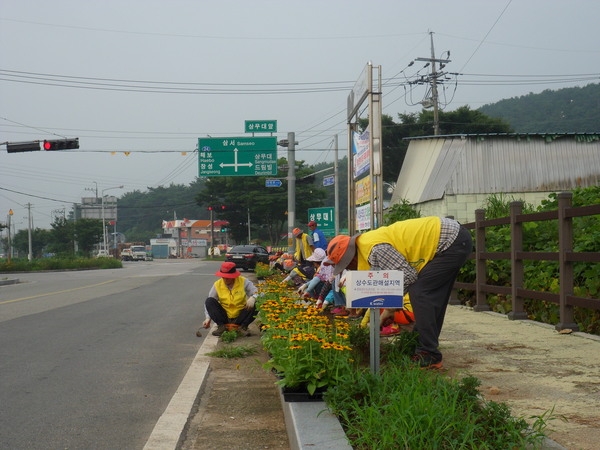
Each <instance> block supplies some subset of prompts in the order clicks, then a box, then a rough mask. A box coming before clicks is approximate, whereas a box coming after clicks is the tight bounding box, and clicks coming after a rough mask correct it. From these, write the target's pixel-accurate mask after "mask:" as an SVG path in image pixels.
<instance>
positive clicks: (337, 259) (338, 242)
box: [323, 234, 359, 275]
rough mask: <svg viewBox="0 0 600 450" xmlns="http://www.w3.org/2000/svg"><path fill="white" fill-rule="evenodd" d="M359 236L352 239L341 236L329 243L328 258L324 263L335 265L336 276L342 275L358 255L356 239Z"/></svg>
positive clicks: (334, 272)
mask: <svg viewBox="0 0 600 450" xmlns="http://www.w3.org/2000/svg"><path fill="white" fill-rule="evenodd" d="M358 236H359V235H358V234H356V235H354V236H352V237H350V236H346V235H343V234H340V235H339V236H336V237H334V238H333V239H332V240H331V241H330V242H329V245H328V246H327V258H325V259H324V260H323V263H325V264H333V265H335V268H334V269H333V274H334V275H339V274H340V273H342V272H343V271H344V269H345V268H346V267H348V264H350V261H352V259H353V258H354V255H356V238H357V237H358Z"/></svg>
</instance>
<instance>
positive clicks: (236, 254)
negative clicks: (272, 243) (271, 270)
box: [225, 245, 269, 270]
mask: <svg viewBox="0 0 600 450" xmlns="http://www.w3.org/2000/svg"><path fill="white" fill-rule="evenodd" d="M225 261H230V262H234V263H235V266H236V267H239V268H240V269H242V270H253V269H254V268H255V267H256V263H259V262H261V263H264V264H269V252H268V251H267V249H266V248H264V247H263V246H261V245H235V246H233V247H231V249H230V250H228V251H227V253H226V254H225Z"/></svg>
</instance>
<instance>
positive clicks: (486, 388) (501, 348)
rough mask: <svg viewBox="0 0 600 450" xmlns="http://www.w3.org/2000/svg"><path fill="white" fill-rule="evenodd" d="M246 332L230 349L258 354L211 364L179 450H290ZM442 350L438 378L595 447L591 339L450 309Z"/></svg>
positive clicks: (598, 384)
mask: <svg viewBox="0 0 600 450" xmlns="http://www.w3.org/2000/svg"><path fill="white" fill-rule="evenodd" d="M251 330H252V331H253V336H251V337H244V338H240V339H238V340H236V342H235V345H256V348H257V350H258V353H257V354H256V355H253V356H249V357H246V358H240V359H231V360H227V359H222V358H211V368H212V370H211V372H210V375H209V378H208V384H207V386H206V389H205V391H204V394H203V395H202V397H201V401H200V406H199V409H198V411H197V413H196V414H195V415H194V417H193V419H192V422H191V425H190V427H189V430H188V433H187V437H186V439H185V442H184V443H183V445H182V446H181V449H183V450H192V449H214V450H220V449H228V450H230V449H236V450H238V449H247V450H256V449H289V448H290V446H289V442H288V438H287V433H286V428H285V422H284V417H283V412H282V408H281V401H280V397H279V393H278V390H277V388H276V386H275V384H274V383H275V381H276V380H275V377H274V376H273V375H272V374H271V373H269V372H267V371H265V370H264V369H263V368H262V367H261V364H262V363H263V362H265V361H266V358H267V356H266V354H265V352H264V351H263V350H262V348H261V346H260V340H259V337H258V329H257V328H256V327H255V326H254V325H252V326H251ZM222 345H224V344H223V343H221V342H219V344H218V346H219V347H220V346H222ZM440 349H441V350H442V352H443V354H444V369H443V371H444V373H446V374H448V375H449V376H452V377H457V378H458V377H464V376H466V375H472V376H474V377H476V378H478V379H479V380H480V381H481V386H480V391H481V393H482V395H483V396H484V397H485V398H486V399H487V400H494V401H497V402H502V403H506V404H507V405H508V406H509V407H510V408H511V411H512V414H513V416H517V417H523V418H525V419H526V420H527V421H528V422H529V423H530V424H531V423H532V422H533V420H534V419H532V417H544V420H545V422H546V423H547V424H548V427H547V428H546V430H545V433H546V435H547V436H549V437H550V439H552V440H554V441H555V442H556V443H558V444H560V445H562V446H563V447H565V448H567V449H568V450H593V449H597V448H598V442H600V427H599V426H598V424H600V377H599V376H598V375H599V374H600V339H598V337H597V336H589V335H584V334H583V333H570V334H568V333H565V334H561V333H559V332H557V331H555V330H554V328H553V327H552V326H549V325H542V324H537V323H534V322H530V321H511V320H508V319H507V318H506V317H505V316H503V315H499V314H493V313H483V312H474V311H472V310H471V309H469V308H465V307H457V306H451V307H449V309H448V313H447V314H446V321H445V325H444V330H443V332H442V336H441V339H440Z"/></svg>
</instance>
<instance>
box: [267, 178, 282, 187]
mask: <svg viewBox="0 0 600 450" xmlns="http://www.w3.org/2000/svg"><path fill="white" fill-rule="evenodd" d="M265 187H281V180H278V179H271V178H269V179H266V180H265Z"/></svg>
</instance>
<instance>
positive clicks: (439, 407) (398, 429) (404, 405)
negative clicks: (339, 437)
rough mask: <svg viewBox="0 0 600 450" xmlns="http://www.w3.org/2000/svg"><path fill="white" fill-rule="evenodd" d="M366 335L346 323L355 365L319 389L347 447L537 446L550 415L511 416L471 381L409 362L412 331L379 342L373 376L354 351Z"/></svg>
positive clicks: (413, 343)
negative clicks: (378, 359) (378, 360)
mask: <svg viewBox="0 0 600 450" xmlns="http://www.w3.org/2000/svg"><path fill="white" fill-rule="evenodd" d="M368 333H369V331H368V329H366V328H360V327H359V326H358V325H354V326H353V328H352V329H351V332H350V341H351V346H352V347H353V354H354V355H355V356H356V360H355V361H357V362H359V361H360V363H359V364H358V365H355V366H354V367H353V368H352V370H348V371H347V372H346V373H345V374H344V375H342V376H341V377H340V379H339V381H338V383H337V384H336V385H335V386H332V387H331V388H330V389H328V390H327V392H325V394H324V400H325V401H326V403H327V405H328V406H329V408H330V409H331V411H332V412H333V413H334V414H336V415H337V416H338V418H339V419H340V422H341V424H342V426H343V428H344V430H345V432H346V436H347V437H348V440H349V441H350V443H351V445H352V447H353V448H354V449H355V450H367V449H372V448H377V449H382V450H386V449H390V450H391V449H417V448H436V449H440V450H444V449H457V448H460V449H478V450H480V449H510V448H512V449H517V448H519V449H523V448H540V446H541V443H542V441H543V440H544V439H545V434H544V431H545V430H546V428H547V426H548V423H549V421H550V420H553V419H554V417H553V416H552V414H551V412H547V413H545V414H543V415H542V416H536V417H529V418H524V417H514V416H513V415H512V414H511V411H510V408H509V407H508V406H507V405H506V404H504V403H498V402H494V401H486V400H484V399H483V398H482V396H481V395H480V393H479V391H478V387H479V386H480V381H479V380H478V379H477V378H475V377H472V376H466V377H464V378H462V379H453V378H449V377H448V376H446V375H445V374H444V373H443V372H438V371H428V370H423V369H420V368H418V367H416V366H415V365H414V364H413V363H411V362H410V355H412V354H413V352H414V349H415V346H416V333H414V332H403V333H401V334H400V335H398V336H397V337H395V338H393V339H392V340H388V341H386V342H382V344H381V368H380V372H379V374H373V373H372V372H371V371H370V369H369V368H368V367H366V366H365V365H366V363H367V362H368V361H364V359H361V356H360V355H365V354H366V355H368V351H367V350H368V345H369V335H368ZM365 346H367V347H366V348H365ZM526 419H528V420H526ZM529 422H530V423H531V424H530V423H529Z"/></svg>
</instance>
